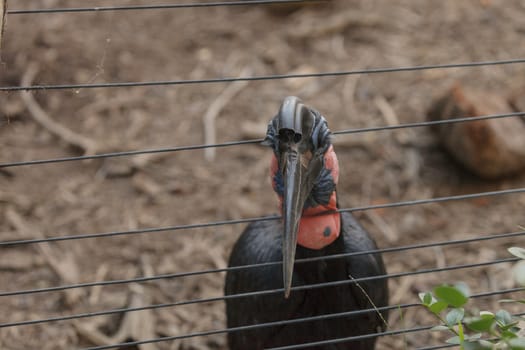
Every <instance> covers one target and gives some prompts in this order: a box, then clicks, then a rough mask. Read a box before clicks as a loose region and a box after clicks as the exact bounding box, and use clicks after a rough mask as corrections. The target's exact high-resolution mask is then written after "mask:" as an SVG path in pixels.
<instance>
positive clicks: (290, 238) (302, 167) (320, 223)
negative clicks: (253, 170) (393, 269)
mask: <svg viewBox="0 0 525 350" xmlns="http://www.w3.org/2000/svg"><path fill="white" fill-rule="evenodd" d="M263 144H265V145H268V146H271V147H272V149H273V152H274V157H273V159H272V166H271V176H272V185H273V188H274V190H275V192H276V193H277V195H278V196H279V198H280V200H281V205H282V215H283V235H284V236H283V278H284V287H285V296H286V297H288V295H289V293H290V288H291V284H292V275H293V264H294V260H295V250H296V245H297V244H300V245H301V246H303V247H305V248H309V249H321V248H323V247H325V246H326V245H328V244H330V243H332V242H333V241H334V240H335V239H336V238H337V237H338V235H339V231H340V215H339V213H337V212H333V210H335V209H337V205H336V193H335V186H336V184H337V180H338V177H339V166H338V163H337V158H336V155H335V152H334V149H333V146H332V143H331V132H330V130H329V129H328V126H327V123H326V120H325V118H324V117H323V116H322V115H321V114H320V113H319V112H317V111H316V110H315V109H313V108H310V107H308V106H306V105H305V104H303V102H302V101H301V100H299V99H298V98H297V97H293V96H291V97H287V98H285V100H284V102H283V103H282V105H281V107H280V109H279V112H278V113H277V115H276V116H275V117H274V118H273V119H272V120H271V121H270V123H269V124H268V131H267V134H266V138H265V140H264V142H263ZM330 210H332V212H331V213H330V214H326V213H325V214H324V215H322V214H321V213H322V212H327V211H330Z"/></svg>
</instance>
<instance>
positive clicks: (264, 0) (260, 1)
mask: <svg viewBox="0 0 525 350" xmlns="http://www.w3.org/2000/svg"><path fill="white" fill-rule="evenodd" d="M302 2H304V3H306V2H311V3H317V2H323V1H322V0H313V1H312V0H256V1H230V2H224V1H217V2H207V3H191V4H161V5H133V6H101V7H76V8H49V9H9V10H8V11H7V14H8V15H29V14H51V13H57V14H58V13H75V12H105V11H130V10H136V11H139V10H159V9H182V8H198V7H218V6H248V5H251V6H253V5H269V4H285V3H287V4H291V3H302ZM523 63H525V58H516V59H508V60H491V61H480V62H464V63H447V64H436V65H421V66H406V67H387V68H372V69H370V68H367V69H359V70H344V71H332V72H317V73H308V74H282V75H263V76H246V77H223V78H208V79H196V80H167V81H142V82H112V83H91V84H67V83H64V84H56V85H31V86H0V91H4V92H14V91H46V92H51V91H54V90H68V89H91V88H130V87H141V86H142V87H144V86H168V85H189V84H211V83H231V82H235V81H261V80H276V79H290V78H320V77H336V76H347V75H360V74H386V73H394V72H407V71H422V70H435V69H451V68H475V67H482V66H494V65H509V64H523ZM523 116H525V112H515V113H502V114H490V115H478V116H474V117H463V116H456V117H455V118H452V119H448V120H440V121H426V122H416V123H406V124H398V125H387V126H375V127H366V128H355V129H346V130H339V131H335V132H334V134H335V135H351V134H358V133H370V132H384V131H395V130H398V129H406V128H420V127H430V126H435V125H442V124H453V123H470V122H475V121H481V120H491V119H503V118H513V117H523ZM261 141H262V139H252V140H236V141H230V142H223V143H215V144H202V145H189V146H174V147H166V148H155V149H138V150H130V151H121V152H112V153H104V154H94V155H85V156H75V157H62V158H51V159H34V160H28V161H14V162H3V163H0V169H2V168H10V167H25V166H37V165H43V164H53V163H62V162H72V161H82V160H87V159H99V158H113V157H123V156H134V155H139V154H148V153H165V152H183V151H194V150H203V149H207V148H222V147H234V146H235V147H244V146H247V145H255V144H258V143H260V142H261ZM524 192H525V188H514V189H505V190H499V191H490V192H479V193H471V194H465V195H456V196H445V197H436V198H427V199H414V200H408V201H400V202H392V203H385V204H375V205H366V206H360V207H353V208H341V209H338V210H337V211H338V212H357V211H367V210H373V209H381V208H397V207H404V206H416V205H424V204H433V203H441V202H446V201H457V200H467V199H475V198H481V197H490V196H503V195H511V194H520V193H524ZM330 213H332V212H330ZM322 214H326V213H321V215H322ZM280 218H281V217H280V216H278V215H269V216H261V217H253V218H242V219H235V220H222V221H213V222H203V223H194V224H183V225H172V226H165V227H151V228H144V229H136V230H125V231H113V232H99V233H79V234H69V235H64V236H52V237H45V238H32V239H21V240H12V241H0V249H1V248H7V247H15V246H25V245H30V244H39V243H51V242H60V241H77V240H82V239H93V238H110V237H115V236H133V235H137V234H155V233H161V232H168V231H182V230H191V229H197V228H207V227H216V226H225V225H237V224H246V223H251V222H255V221H269V220H279V219H280ZM523 235H525V231H516V232H507V233H499V234H486V235H481V236H480V235H477V236H473V237H470V238H462V239H456V240H446V241H436V242H430V243H419V244H412V245H403V246H397V247H388V248H382V249H376V250H369V251H361V252H355V253H345V254H336V255H331V256H322V257H316V258H307V259H298V260H297V261H296V263H297V264H302V263H306V262H312V261H319V260H329V259H341V258H345V257H349V256H357V255H366V254H379V253H381V254H389V253H399V252H404V251H410V250H416V249H427V248H435V247H442V246H452V245H465V244H472V243H478V242H486V241H493V240H499V239H505V238H515V237H522V236H523ZM518 260H519V259H517V258H499V259H494V260H489V261H481V262H476V263H470V264H457V265H448V266H444V267H437V268H424V269H417V270H413V271H403V272H398V273H391V274H387V275H380V276H369V277H362V278H356V279H351V280H341V281H332V282H325V283H318V284H310V285H304V286H296V287H293V288H292V290H293V291H299V290H308V289H316V288H324V287H329V286H338V285H350V284H355V283H360V282H365V281H373V280H384V279H394V278H402V277H408V276H415V275H423V274H434V273H439V272H445V271H453V270H462V269H474V268H479V267H484V266H492V265H499V264H505V263H512V262H516V261H518ZM280 264H282V263H281V262H280V261H271V262H267V263H263V264H253V265H246V266H238V267H227V268H216V269H205V270H199V271H185V272H181V273H172V274H162V275H154V276H146V277H138V278H129V279H121V280H106V281H92V282H87V283H78V284H64V285H57V286H52V287H45V288H34V289H26V290H0V297H4V298H5V297H14V296H21V295H30V294H37V293H52V292H59V291H65V290H71V289H79V288H90V287H95V286H109V285H119V284H129V283H145V282H152V281H157V280H165V279H176V278H182V277H190V276H199V275H205V274H214V273H223V272H229V271H238V270H245V269H256V268H262V267H268V266H276V265H280ZM523 290H524V288H511V289H501V290H495V291H487V292H483V293H478V294H474V295H472V296H471V297H472V298H485V297H491V296H500V295H503V294H510V293H516V292H522V291H523ZM283 291H284V289H282V288H279V289H271V290H259V291H254V292H247V293H240V294H233V295H224V296H223V295H221V296H215V297H207V298H199V299H189V300H182V301H177V302H170V303H162V304H152V305H146V306H140V307H126V308H119V309H109V310H101V311H95V312H87V313H78V314H72V315H64V316H56V317H49V318H42V319H33V320H24V321H17V322H6V323H0V329H1V328H9V327H23V326H29V325H35V324H48V323H51V322H64V321H71V320H76V319H83V318H90V317H97V316H104V315H114V314H122V313H126V312H137V311H143V310H153V309H160V308H170V307H177V306H183V305H190V304H200V303H212V302H222V301H225V300H228V299H236V298H247V297H253V296H260V295H269V294H276V293H283ZM419 305H420V304H419V303H405V304H399V305H389V306H384V307H379V308H369V309H363V310H354V311H348V312H340V313H334V314H324V315H316V316H311V317H306V318H300V319H289V320H283V321H276V322H270V323H262V324H254V325H246V326H240V327H233V328H224V329H215V330H208V331H201V332H194V333H187V334H182V335H176V336H165V337H158V338H155V339H144V340H139V341H132V342H124V343H118V344H110V345H103V346H95V347H89V348H85V349H84V350H102V349H114V348H121V347H126V346H138V345H142V344H151V343H157V342H165V341H173V340H181V339H186V338H193V337H203V336H209V335H214V334H225V333H231V332H239V331H246V330H253V329H258V328H264V327H273V326H284V325H289V324H296V323H301V322H312V321H319V320H325V319H331V318H342V317H349V316H355V315H359V314H365V313H372V312H378V311H386V310H392V311H393V310H402V309H407V308H414V307H418V306H419ZM432 327H433V325H432V326H420V327H413V328H405V329H394V330H387V331H383V332H376V333H372V334H364V335H359V336H352V337H346V338H339V339H329V340H324V341H319V342H315V343H308V344H295V345H290V346H283V347H277V348H272V350H289V349H301V348H307V347H312V346H322V345H332V344H338V343H344V342H350V341H356V340H363V339H367V338H372V337H386V336H394V335H401V334H408V333H417V332H424V331H428V330H429V329H430V328H432ZM454 346H455V345H453V344H442V345H437V346H430V347H424V348H419V350H433V349H442V348H448V347H454Z"/></svg>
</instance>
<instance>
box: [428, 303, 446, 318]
mask: <svg viewBox="0 0 525 350" xmlns="http://www.w3.org/2000/svg"><path fill="white" fill-rule="evenodd" d="M447 306H448V303H446V302H444V301H436V302H435V303H433V304H431V305H430V306H428V309H429V310H430V311H432V312H433V313H434V314H436V315H438V314H439V313H440V312H441V311H443V310H445V309H446V308H447Z"/></svg>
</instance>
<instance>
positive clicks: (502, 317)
mask: <svg viewBox="0 0 525 350" xmlns="http://www.w3.org/2000/svg"><path fill="white" fill-rule="evenodd" d="M494 317H495V318H496V321H498V324H499V325H500V326H506V325H508V324H511V323H512V316H511V315H510V314H509V312H508V311H506V310H499V311H498V312H496V314H495V315H494Z"/></svg>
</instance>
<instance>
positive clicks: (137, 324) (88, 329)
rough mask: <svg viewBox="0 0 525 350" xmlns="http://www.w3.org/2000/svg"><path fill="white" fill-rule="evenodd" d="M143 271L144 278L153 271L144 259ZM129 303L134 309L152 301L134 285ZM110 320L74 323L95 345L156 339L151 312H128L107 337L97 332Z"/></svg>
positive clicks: (149, 347)
mask: <svg viewBox="0 0 525 350" xmlns="http://www.w3.org/2000/svg"><path fill="white" fill-rule="evenodd" d="M142 264H143V271H144V275H145V276H149V275H151V274H152V273H153V269H152V267H151V265H150V264H149V262H148V261H147V260H146V259H142ZM130 294H131V295H130V301H129V303H128V305H127V307H130V308H136V307H142V306H147V305H151V303H152V300H151V297H150V294H149V293H148V292H147V291H146V290H145V288H144V286H142V285H140V284H137V283H134V284H131V285H130ZM111 321H112V319H111V318H106V319H104V321H100V320H97V319H93V320H90V321H87V322H86V321H84V322H81V321H78V320H77V321H76V322H75V323H74V326H75V328H76V329H77V332H78V333H79V334H80V335H81V336H83V337H85V338H86V339H88V340H89V341H91V342H92V343H94V344H96V345H109V344H116V343H122V342H124V341H126V340H128V339H132V340H144V339H153V338H156V337H157V333H156V332H155V323H156V322H155V317H154V314H153V311H152V310H144V311H140V312H130V313H127V314H125V315H124V317H123V318H122V322H121V323H120V327H119V329H118V331H117V332H116V333H115V334H114V335H112V336H108V335H106V334H104V333H103V332H101V331H100V330H99V328H100V327H102V326H104V324H105V323H108V322H111ZM138 348H139V349H140V350H155V349H157V346H156V345H155V344H141V345H138Z"/></svg>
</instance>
